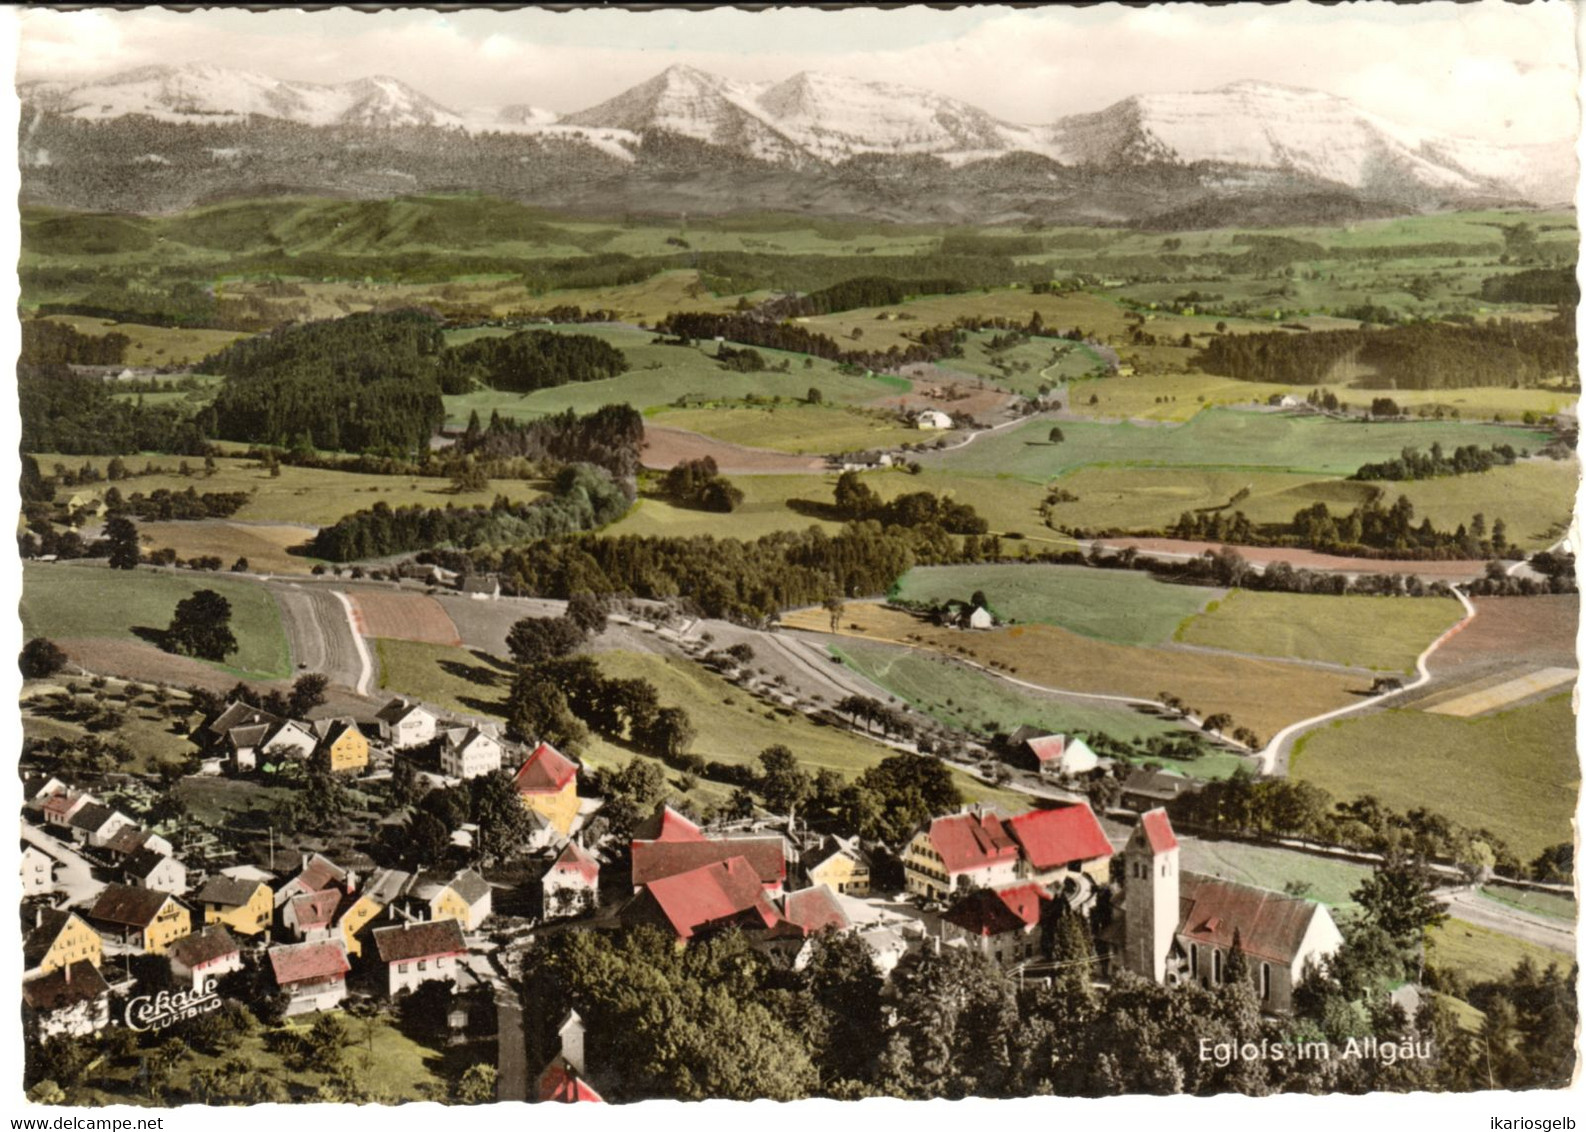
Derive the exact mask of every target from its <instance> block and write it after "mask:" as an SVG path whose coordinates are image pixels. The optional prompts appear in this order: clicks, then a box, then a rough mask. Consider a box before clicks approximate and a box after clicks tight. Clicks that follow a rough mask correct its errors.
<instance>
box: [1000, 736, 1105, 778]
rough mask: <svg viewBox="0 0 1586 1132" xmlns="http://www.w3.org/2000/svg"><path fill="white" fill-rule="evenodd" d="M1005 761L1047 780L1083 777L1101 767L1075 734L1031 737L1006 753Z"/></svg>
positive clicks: (1087, 745) (1092, 752) (1097, 759)
mask: <svg viewBox="0 0 1586 1132" xmlns="http://www.w3.org/2000/svg"><path fill="white" fill-rule="evenodd" d="M1008 762H1009V763H1010V764H1011V765H1013V766H1015V767H1018V768H1019V769H1020V770H1028V771H1031V772H1033V773H1035V774H1039V775H1042V776H1044V777H1051V778H1061V777H1063V776H1065V775H1071V774H1084V773H1086V772H1087V771H1092V770H1095V769H1096V767H1097V766H1099V765H1100V764H1101V760H1100V758H1098V757H1097V755H1096V752H1095V751H1093V750H1091V749H1090V745H1089V744H1088V743H1086V742H1085V740H1083V739H1081V738H1080V737H1079V736H1078V735H1036V736H1032V737H1031V738H1028V739H1026V740H1025V741H1024V742H1023V743H1020V744H1019V745H1018V746H1016V747H1014V748H1013V749H1012V750H1011V751H1010V752H1009V753H1008Z"/></svg>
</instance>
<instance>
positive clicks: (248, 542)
mask: <svg viewBox="0 0 1586 1132" xmlns="http://www.w3.org/2000/svg"><path fill="white" fill-rule="evenodd" d="M312 533H313V532H312V531H310V530H308V529H307V528H304V527H296V526H290V525H284V524H283V525H273V524H269V523H236V522H230V521H227V520H224V519H212V520H200V521H196V522H170V523H139V524H138V534H139V535H141V536H142V538H143V544H144V545H145V546H147V547H152V548H154V549H156V550H157V549H160V548H162V547H170V548H171V549H172V550H174V551H176V553H177V555H178V556H180V557H182V558H195V557H200V556H209V555H214V556H216V557H219V558H220V559H221V560H222V561H223V562H224V563H225V565H226V567H227V568H228V569H229V568H230V567H231V565H232V563H233V562H235V561H236V560H237V559H238V558H246V559H247V560H248V569H249V571H250V572H252V573H269V574H307V573H308V572H309V571H311V570H312V569H313V568H314V566H315V565H316V564H317V563H318V562H319V561H320V559H318V558H309V557H306V556H304V555H301V554H289V553H287V551H288V549H289V548H291V547H295V546H301V545H302V544H303V543H304V542H306V541H307V540H308V538H309V536H310V535H311V534H312Z"/></svg>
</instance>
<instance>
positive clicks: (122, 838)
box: [104, 825, 175, 861]
mask: <svg viewBox="0 0 1586 1132" xmlns="http://www.w3.org/2000/svg"><path fill="white" fill-rule="evenodd" d="M104 848H105V856H107V857H109V858H110V859H111V860H116V861H124V860H126V859H127V858H128V857H132V856H134V855H136V854H137V853H139V852H141V851H142V850H144V849H152V850H153V851H154V852H156V853H159V854H161V855H163V856H166V857H171V856H174V855H175V850H174V849H173V848H172V846H171V843H170V842H169V841H167V840H166V839H165V838H163V837H161V836H160V835H159V834H157V833H154V832H152V831H150V830H147V829H144V828H142V827H141V826H136V825H129V826H125V827H123V828H121V829H118V830H116V832H115V835H114V836H113V837H111V839H110V840H109V841H107V842H105V847H104Z"/></svg>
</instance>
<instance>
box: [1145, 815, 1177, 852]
mask: <svg viewBox="0 0 1586 1132" xmlns="http://www.w3.org/2000/svg"><path fill="white" fill-rule="evenodd" d="M1140 828H1141V829H1142V830H1144V831H1145V838H1146V841H1147V842H1149V843H1150V845H1151V852H1153V853H1166V852H1167V851H1168V850H1170V849H1177V848H1178V838H1177V837H1174V836H1173V823H1172V822H1170V821H1168V820H1167V811H1166V810H1163V809H1156V810H1147V811H1146V812H1145V813H1143V814H1141V815H1140Z"/></svg>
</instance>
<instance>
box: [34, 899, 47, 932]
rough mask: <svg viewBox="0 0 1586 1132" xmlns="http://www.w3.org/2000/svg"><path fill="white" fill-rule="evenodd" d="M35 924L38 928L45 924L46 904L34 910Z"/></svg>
mask: <svg viewBox="0 0 1586 1132" xmlns="http://www.w3.org/2000/svg"><path fill="white" fill-rule="evenodd" d="M33 926H34V927H36V928H42V927H43V926H44V905H42V904H40V905H39V906H38V907H37V908H35V909H34V910H33Z"/></svg>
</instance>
